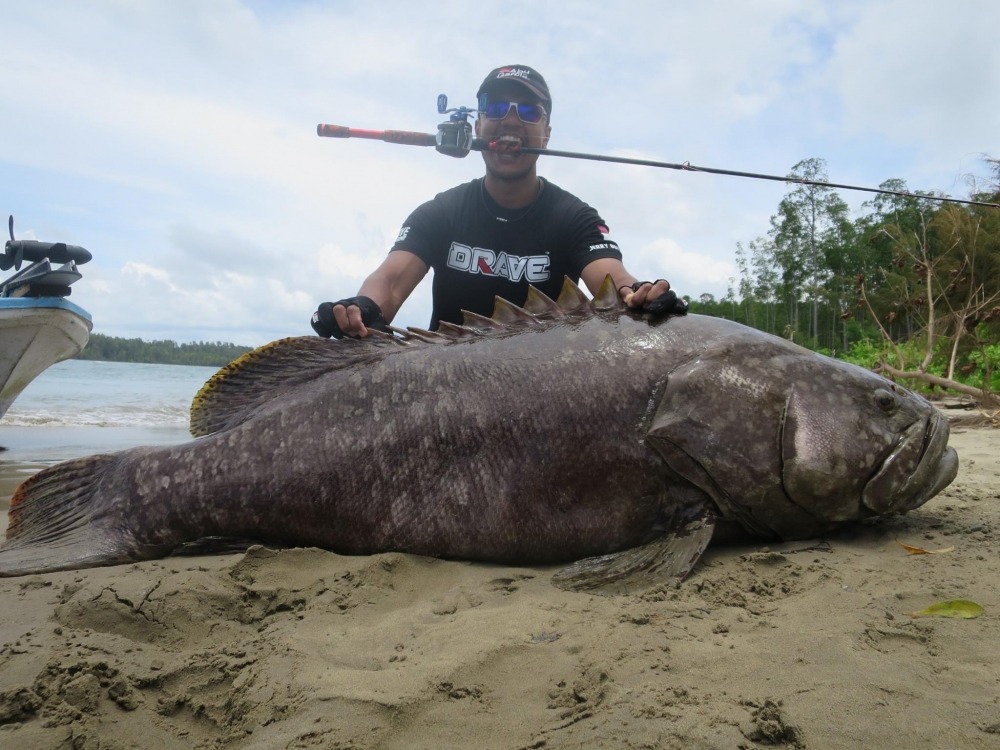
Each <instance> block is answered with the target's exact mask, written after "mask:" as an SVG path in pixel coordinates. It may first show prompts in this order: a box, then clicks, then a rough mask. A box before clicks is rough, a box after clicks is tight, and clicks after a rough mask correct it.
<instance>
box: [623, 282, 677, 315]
mask: <svg viewBox="0 0 1000 750" xmlns="http://www.w3.org/2000/svg"><path fill="white" fill-rule="evenodd" d="M657 281H665V279H657ZM655 283H656V282H655V281H637V282H635V283H634V284H633V285H632V291H633V292H638V291H639V287H641V286H642V285H643V284H655ZM667 283H668V284H669V283H670V282H667ZM642 309H643V310H644V311H645V312H648V313H649V314H650V315H653V316H654V317H657V318H662V317H664V316H666V315H687V311H688V303H687V301H686V300H684V299H682V298H681V297H678V296H677V293H676V292H675V291H674V290H673V289H668V290H667V291H665V292H664V293H663V294H661V295H660V296H659V297H657V298H656V299H652V300H646V303H645V304H644V305H643V306H642Z"/></svg>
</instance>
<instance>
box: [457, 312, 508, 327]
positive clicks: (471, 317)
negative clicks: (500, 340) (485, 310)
mask: <svg viewBox="0 0 1000 750" xmlns="http://www.w3.org/2000/svg"><path fill="white" fill-rule="evenodd" d="M462 325H464V326H465V327H466V328H471V329H473V330H475V331H502V330H504V326H503V325H502V324H500V323H497V322H496V321H495V320H493V318H487V317H486V316H485V315H480V314H479V313H474V312H469V311H468V310H462Z"/></svg>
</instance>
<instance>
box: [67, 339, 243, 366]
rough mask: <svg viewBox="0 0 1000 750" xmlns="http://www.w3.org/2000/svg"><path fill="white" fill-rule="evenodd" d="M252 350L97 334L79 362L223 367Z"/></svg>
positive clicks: (80, 356)
mask: <svg viewBox="0 0 1000 750" xmlns="http://www.w3.org/2000/svg"><path fill="white" fill-rule="evenodd" d="M248 351H250V347H248V346H237V345H236V344H226V343H223V342H221V341H217V342H214V343H208V342H197V343H191V344H178V343H177V342H175V341H143V340H142V339H123V338H117V337H114V336H105V335H103V334H100V333H93V334H91V335H90V341H89V342H88V344H87V346H86V348H85V349H84V350H83V352H81V353H80V355H79V356H78V359H90V360H100V361H104V362H143V363H147V364H163V365H197V366H203V367H222V366H224V365H227V364H229V363H230V362H232V361H233V360H234V359H236V358H237V357H239V356H240V355H241V354H245V353H246V352H248Z"/></svg>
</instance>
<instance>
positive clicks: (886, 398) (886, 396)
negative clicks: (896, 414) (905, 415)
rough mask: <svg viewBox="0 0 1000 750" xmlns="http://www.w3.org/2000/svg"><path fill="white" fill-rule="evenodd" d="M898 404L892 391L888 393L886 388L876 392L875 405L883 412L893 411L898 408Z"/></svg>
mask: <svg viewBox="0 0 1000 750" xmlns="http://www.w3.org/2000/svg"><path fill="white" fill-rule="evenodd" d="M896 403H897V399H896V394H894V393H892V392H891V391H887V390H886V389H885V388H879V389H878V390H877V391H875V404H876V405H877V406H878V408H879V409H881V410H882V411H884V412H890V411H893V410H894V409H895V408H896Z"/></svg>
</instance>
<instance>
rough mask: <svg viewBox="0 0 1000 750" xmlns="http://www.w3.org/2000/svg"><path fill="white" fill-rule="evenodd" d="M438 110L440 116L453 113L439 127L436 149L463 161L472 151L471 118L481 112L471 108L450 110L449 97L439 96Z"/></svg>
mask: <svg viewBox="0 0 1000 750" xmlns="http://www.w3.org/2000/svg"><path fill="white" fill-rule="evenodd" d="M437 110H438V114H439V115H444V114H448V113H449V112H451V117H449V118H448V122H442V123H441V124H440V125H438V131H437V137H436V143H435V148H437V150H438V151H439V152H440V153H442V154H447V155H448V156H454V157H456V158H458V159H461V158H463V157H465V156H467V155H468V153H469V151H471V150H472V124H471V123H470V122H469V116H470V115H473V114H475V113H477V112H478V111H479V110H477V109H472V108H470V107H455V108H452V109H448V97H447V95H445V94H439V95H438V98H437Z"/></svg>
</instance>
